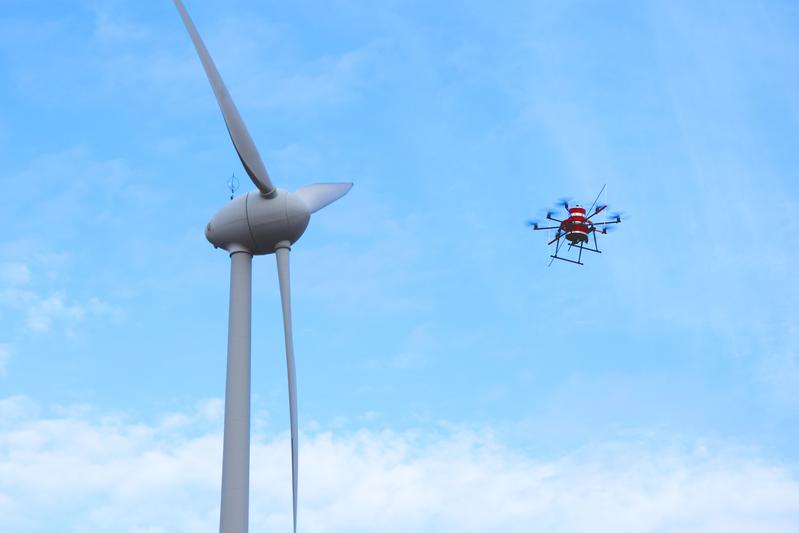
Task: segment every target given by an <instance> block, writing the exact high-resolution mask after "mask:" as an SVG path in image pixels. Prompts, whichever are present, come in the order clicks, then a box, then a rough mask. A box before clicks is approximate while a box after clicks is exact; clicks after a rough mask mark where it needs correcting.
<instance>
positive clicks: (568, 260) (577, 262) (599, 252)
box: [549, 234, 602, 265]
mask: <svg viewBox="0 0 799 533" xmlns="http://www.w3.org/2000/svg"><path fill="white" fill-rule="evenodd" d="M557 244H558V245H557V246H555V255H550V256H549V257H551V258H552V259H553V260H555V259H560V260H561V261H566V262H567V263H574V264H575V265H583V264H584V263H583V262H582V261H581V260H582V258H583V250H585V251H586V252H594V253H597V254H601V253H602V250H600V249H599V246H597V242H596V234H594V247H593V248H586V247H585V246H584V245H583V244H584V243H582V242H580V244H579V246H578V245H576V244H574V243H569V247H568V250H571V247H572V246H575V247H577V248H579V249H580V253H579V254H578V255H577V261H575V260H574V259H567V258H565V257H561V256H559V255H558V251H559V250H560V240H558V243H557ZM549 264H550V265H551V264H552V261H550V262H549Z"/></svg>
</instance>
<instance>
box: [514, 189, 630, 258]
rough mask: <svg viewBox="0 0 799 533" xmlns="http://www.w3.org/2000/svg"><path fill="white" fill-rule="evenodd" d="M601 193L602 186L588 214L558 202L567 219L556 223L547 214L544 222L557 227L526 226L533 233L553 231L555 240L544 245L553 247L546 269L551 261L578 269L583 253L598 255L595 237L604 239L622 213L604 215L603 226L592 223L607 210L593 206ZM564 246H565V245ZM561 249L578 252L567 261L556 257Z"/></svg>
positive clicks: (531, 224)
mask: <svg viewBox="0 0 799 533" xmlns="http://www.w3.org/2000/svg"><path fill="white" fill-rule="evenodd" d="M604 190H605V186H604V185H603V186H602V190H600V191H599V194H598V195H597V197H596V200H594V203H593V204H591V207H589V208H588V210H586V209H585V208H584V207H582V206H581V205H580V204H575V205H570V204H569V199H562V200H560V201H559V202H558V203H557V205H558V206H560V207H562V208H564V209H565V210H566V214H567V215H568V216H567V217H566V218H565V219H563V220H560V219H558V218H555V217H554V215H555V212H554V211H547V215H546V218H547V220H551V221H553V222H557V223H558V225H557V226H541V225H539V223H538V221H535V220H531V221H528V222H527V225H528V226H531V227H532V228H533V230H534V231H538V230H553V229H554V230H557V233H556V234H555V238H554V239H552V240H551V241H549V242H548V243H547V245H548V246H551V245H552V244H554V245H555V253H554V254H553V255H550V256H549V257H551V258H552V260H551V261H550V262H549V264H550V265H552V262H553V261H554V260H555V259H559V260H561V261H566V262H568V263H574V264H577V265H582V264H584V263H583V262H582V258H583V251H587V252H595V253H598V254H601V253H602V251H601V250H600V249H599V245H598V243H597V238H596V234H597V233H601V234H603V235H607V233H608V231H609V230H612V229H613V228H614V226H613V224H619V223H621V220H622V217H623V216H624V215H623V213H613V214H610V215H608V217H607V220H606V221H604V222H594V221H593V220H591V219H592V218H594V217H595V216H596V215H598V214H599V213H602V212H603V211H605V209H607V207H608V206H607V205H597V201H598V200H599V197H600V196H601V195H602V192H603V191H604ZM589 213H590V214H589ZM591 237H593V241H594V246H593V248H592V247H591V245H590V244H589V240H590V239H591ZM561 239H563V241H561ZM566 243H568V245H567V244H566ZM562 245H563V246H568V247H567V248H566V252H569V251H571V249H572V248H576V249H577V250H578V254H577V260H576V261H575V260H574V259H569V258H567V257H563V256H562V255H559V254H561V253H563V247H562Z"/></svg>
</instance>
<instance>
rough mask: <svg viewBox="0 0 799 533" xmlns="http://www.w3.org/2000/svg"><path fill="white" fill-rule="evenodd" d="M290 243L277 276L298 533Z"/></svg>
mask: <svg viewBox="0 0 799 533" xmlns="http://www.w3.org/2000/svg"><path fill="white" fill-rule="evenodd" d="M290 244H291V243H289V242H288V241H282V242H280V243H278V245H277V247H276V249H275V257H276V258H277V276H278V280H279V282H280V303H281V304H282V307H283V335H284V337H285V340H286V366H287V367H288V376H289V418H290V419H291V489H292V502H293V504H294V533H297V475H298V466H299V465H298V461H297V444H298V436H297V374H296V371H295V368H294V340H293V337H292V335H291V285H290V279H289V251H290V250H291V247H290Z"/></svg>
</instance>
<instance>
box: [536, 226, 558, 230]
mask: <svg viewBox="0 0 799 533" xmlns="http://www.w3.org/2000/svg"><path fill="white" fill-rule="evenodd" d="M559 228H560V226H546V227H545V228H539V227H536V226H533V231H538V230H542V229H559Z"/></svg>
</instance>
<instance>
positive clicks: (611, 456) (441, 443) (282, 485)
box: [0, 398, 799, 533]
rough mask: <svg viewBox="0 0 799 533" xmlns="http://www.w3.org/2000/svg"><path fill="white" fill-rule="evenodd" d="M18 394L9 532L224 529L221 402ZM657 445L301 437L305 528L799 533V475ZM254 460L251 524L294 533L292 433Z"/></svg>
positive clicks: (2, 476)
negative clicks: (531, 446)
mask: <svg viewBox="0 0 799 533" xmlns="http://www.w3.org/2000/svg"><path fill="white" fill-rule="evenodd" d="M22 404H26V405H28V407H26V408H25V410H26V412H28V413H29V415H28V416H24V417H23V416H2V417H0V421H3V422H4V423H3V424H0V510H2V512H0V530H4V531H17V532H25V531H39V530H53V529H60V530H70V531H94V532H102V531H115V532H138V531H168V532H182V531H186V532H188V531H191V532H196V531H200V530H213V529H214V528H215V527H216V521H217V515H218V495H219V479H220V458H221V438H220V435H219V422H220V421H219V419H218V418H217V420H216V421H215V422H214V423H213V424H212V426H213V427H209V425H208V416H209V406H212V405H218V401H215V402H204V403H202V404H199V405H198V406H197V409H196V410H195V411H194V412H190V413H184V414H182V415H179V416H178V415H175V414H170V415H168V416H164V417H161V420H162V423H157V424H144V423H141V422H137V421H131V420H129V419H127V418H126V417H120V416H108V415H107V414H103V413H99V412H96V411H92V410H86V409H79V410H75V411H74V412H73V414H72V415H67V414H64V413H69V412H72V411H71V410H69V409H67V410H60V413H61V414H57V415H54V416H51V417H43V416H41V415H39V416H36V415H35V413H36V410H35V409H34V408H33V407H31V406H30V405H29V404H30V402H29V401H27V400H25V399H21V398H12V399H8V400H2V401H0V414H2V413H3V412H4V411H10V412H18V411H19V410H20V407H19V406H20V405H22ZM4 406H10V407H9V408H8V409H5V408H4ZM14 406H16V407H14ZM210 411H211V412H214V413H216V414H217V415H218V414H219V413H218V410H217V409H216V408H213V409H211V410H210ZM211 414H212V413H211ZM176 417H177V418H176ZM178 418H179V419H180V424H177V425H176V424H174V421H175V420H177V419H178ZM658 442H659V443H658V444H654V443H653V441H642V442H627V443H622V444H615V445H614V444H604V445H594V446H590V447H588V448H585V449H582V450H579V451H576V452H573V453H568V454H564V455H562V456H560V457H555V458H551V459H541V458H537V457H534V456H532V455H530V454H527V453H525V452H523V451H522V450H514V449H512V448H510V447H508V446H507V445H505V444H503V443H502V442H500V441H498V440H497V439H496V438H495V437H493V436H492V432H491V431H476V430H460V429H448V430H444V431H441V432H438V433H435V434H422V433H418V432H410V431H409V432H401V433H398V432H392V431H370V430H361V431H357V432H352V433H345V434H334V433H318V432H317V433H311V434H304V435H302V438H301V449H300V453H301V471H300V480H301V485H300V494H301V499H300V520H301V524H302V529H303V530H304V531H309V532H321V531H331V532H336V531H342V532H343V531H347V532H353V531H356V532H357V531H381V532H392V531H397V532H399V531H402V532H406V531H441V532H451V531H480V532H491V531H503V532H509V531H510V532H513V531H520V532H521V531H525V532H528V531H569V532H581V531H586V532H587V531H590V532H602V531H612V532H614V533H617V532H625V531H630V532H641V531H666V532H667V531H680V532H684V531H705V532H707V531H711V532H712V531H719V532H721V531H723V532H725V533H727V532H735V531H770V532H779V531H795V524H796V523H797V520H799V480H797V478H796V476H795V475H793V474H792V472H791V470H790V469H789V468H788V467H786V466H784V465H781V464H779V463H774V462H768V461H766V460H763V459H760V458H758V457H755V456H753V455H752V454H751V453H750V454H747V453H745V452H742V451H740V450H736V449H735V448H733V447H730V446H725V445H722V444H716V445H713V446H701V445H694V446H685V445H677V444H663V443H662V442H663V441H662V440H661V441H658ZM252 469H253V470H252V476H251V483H252V503H251V525H252V529H253V530H254V531H258V530H275V529H281V530H282V529H288V527H289V524H290V520H291V511H290V509H291V504H290V489H289V486H290V473H289V444H288V439H287V436H286V435H285V434H282V435H279V436H277V437H272V436H267V435H263V434H255V435H254V441H253V450H252ZM56 524H58V525H57V526H56Z"/></svg>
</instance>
